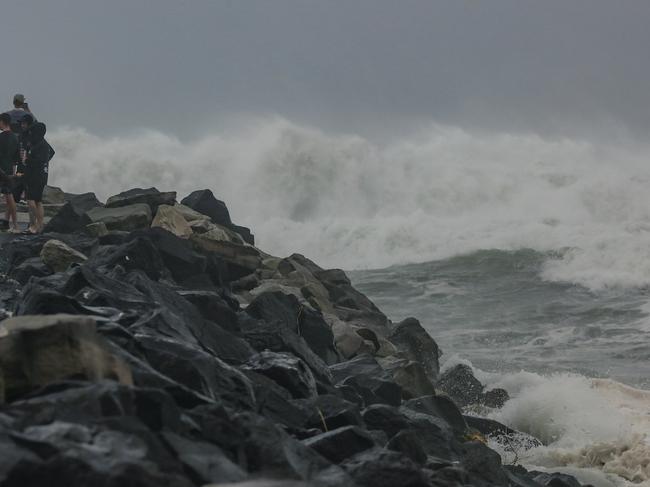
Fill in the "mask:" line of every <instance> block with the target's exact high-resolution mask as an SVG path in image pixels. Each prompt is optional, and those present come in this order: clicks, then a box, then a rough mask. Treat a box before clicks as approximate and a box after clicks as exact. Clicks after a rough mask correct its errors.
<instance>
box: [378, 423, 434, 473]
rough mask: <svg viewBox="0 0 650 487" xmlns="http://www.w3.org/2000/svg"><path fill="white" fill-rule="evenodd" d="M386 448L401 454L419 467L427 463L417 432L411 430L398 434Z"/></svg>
mask: <svg viewBox="0 0 650 487" xmlns="http://www.w3.org/2000/svg"><path fill="white" fill-rule="evenodd" d="M386 448H388V449H389V450H393V451H397V452H400V453H403V454H404V455H406V456H407V457H408V458H410V459H411V460H413V461H414V462H415V463H418V464H420V465H422V464H424V463H425V462H426V461H427V454H426V452H425V451H424V449H423V448H422V445H421V444H420V439H419V438H418V435H417V432H415V431H412V430H406V431H400V432H398V433H397V434H396V435H395V436H393V437H392V438H391V439H390V441H389V442H388V444H387V445H386Z"/></svg>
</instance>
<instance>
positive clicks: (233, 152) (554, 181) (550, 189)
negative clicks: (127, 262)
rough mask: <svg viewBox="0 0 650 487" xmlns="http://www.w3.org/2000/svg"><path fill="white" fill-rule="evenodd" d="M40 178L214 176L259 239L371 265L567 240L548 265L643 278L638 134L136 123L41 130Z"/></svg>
mask: <svg viewBox="0 0 650 487" xmlns="http://www.w3.org/2000/svg"><path fill="white" fill-rule="evenodd" d="M50 139H51V142H52V143H53V145H54V146H55V147H56V150H57V157H56V159H55V160H54V161H53V163H52V175H51V182H52V183H53V184H59V185H64V186H65V187H66V189H67V190H69V191H87V190H90V189H96V188H101V191H100V194H99V196H101V197H106V196H107V195H109V194H110V193H115V192H118V191H120V190H123V189H125V188H127V187H132V186H134V185H139V186H151V185H155V186H157V187H159V188H160V189H166V188H172V187H173V188H175V189H177V190H178V191H179V192H180V193H181V194H183V193H187V192H189V191H191V190H193V189H196V188H199V187H201V188H202V187H210V188H212V189H213V190H214V191H215V192H216V193H217V194H218V195H219V196H220V197H221V198H223V199H225V200H227V201H229V202H230V204H231V209H232V210H231V211H232V213H233V214H234V216H235V217H236V218H237V220H238V221H242V222H244V223H246V224H248V225H251V226H252V227H254V228H255V229H256V232H257V235H258V238H259V242H260V243H261V244H262V245H263V246H264V247H265V248H266V249H268V250H270V251H271V252H274V253H276V254H279V255H286V254H288V253H290V252H293V251H300V252H304V253H305V254H307V255H310V256H311V257H312V258H315V259H316V260H317V261H319V262H322V263H323V264H324V265H331V266H337V267H344V268H349V269H355V268H381V267H385V266H388V265H392V264H398V263H406V262H423V261H428V260H433V259H442V258H447V257H450V256H452V255H458V254H462V253H469V252H473V251H476V250H478V249H486V248H498V249H518V248H522V247H523V248H526V247H527V248H534V249H537V250H540V251H556V250H561V249H569V251H567V252H566V253H564V254H563V257H562V258H561V259H560V260H558V261H550V262H549V264H548V267H547V269H546V270H545V273H544V276H545V277H547V278H548V279H557V280H565V281H570V282H579V283H582V284H585V285H587V286H590V287H593V288H599V287H602V286H608V285H644V284H648V283H650V196H649V194H650V193H649V192H648V186H649V185H650V166H648V164H647V160H646V157H645V152H644V151H643V150H642V149H643V148H638V149H636V150H629V149H623V148H620V147H615V146H611V145H608V144H605V143H600V142H598V143H594V142H588V141H585V140H572V139H544V138H541V137H539V136H536V135H513V134H507V133H502V134H484V133H470V132H467V131H464V130H461V129H459V128H455V127H446V126H440V125H431V126H427V127H423V128H422V129H421V130H419V131H417V132H416V133H413V134H412V135H410V136H404V137H401V138H395V139H393V140H387V141H381V142H376V141H372V140H369V139H366V138H362V137H359V136H355V135H346V134H342V135H341V134H327V133H324V132H322V131H320V130H317V129H314V128H309V127H303V126H299V125H296V124H293V123H291V122H289V121H287V120H284V119H280V118H266V119H256V120H251V121H250V122H249V123H246V124H240V125H239V126H238V128H233V129H229V130H225V131H220V132H219V133H213V134H208V135H204V136H202V137H197V139H196V140H192V141H187V142H184V141H181V140H179V139H178V138H176V137H174V136H170V135H165V134H162V133H158V132H153V131H141V132H137V133H134V134H132V135H129V136H125V137H102V136H98V135H93V134H90V133H88V132H86V131H85V130H83V129H59V130H54V131H53V132H52V134H51V137H50Z"/></svg>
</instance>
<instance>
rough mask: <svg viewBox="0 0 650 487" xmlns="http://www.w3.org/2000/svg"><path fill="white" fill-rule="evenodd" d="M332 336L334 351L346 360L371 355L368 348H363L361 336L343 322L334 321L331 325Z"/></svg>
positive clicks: (363, 341)
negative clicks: (361, 355) (364, 354)
mask: <svg viewBox="0 0 650 487" xmlns="http://www.w3.org/2000/svg"><path fill="white" fill-rule="evenodd" d="M332 334H333V335H334V345H335V346H336V350H337V351H338V352H339V353H340V354H341V355H342V356H343V357H344V358H346V359H350V358H352V357H354V356H355V355H357V354H361V353H371V350H370V349H369V347H367V346H365V345H366V342H365V340H364V339H363V338H362V337H361V335H359V334H358V333H357V332H356V331H354V328H352V327H351V326H350V325H348V324H347V323H344V322H343V321H340V320H336V322H335V323H334V324H333V325H332Z"/></svg>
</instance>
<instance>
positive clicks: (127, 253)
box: [88, 238, 170, 281]
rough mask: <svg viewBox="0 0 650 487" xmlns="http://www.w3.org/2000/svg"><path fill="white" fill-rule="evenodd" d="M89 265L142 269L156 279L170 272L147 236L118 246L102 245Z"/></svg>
mask: <svg viewBox="0 0 650 487" xmlns="http://www.w3.org/2000/svg"><path fill="white" fill-rule="evenodd" d="M88 265H91V266H95V267H108V268H113V267H115V266H116V265H119V266H121V267H122V268H124V269H125V270H126V271H132V270H141V271H143V272H144V273H145V274H146V275H147V276H149V278H150V279H153V280H154V281H157V280H159V279H161V278H164V277H168V276H169V274H170V273H169V271H168V270H167V268H166V267H165V265H164V262H163V260H162V257H161V256H160V254H159V253H158V250H157V249H156V247H155V246H154V245H153V243H152V242H151V241H150V240H148V239H145V238H136V239H133V240H130V241H128V242H126V243H124V244H122V245H118V246H103V247H100V248H99V249H98V250H97V252H95V254H94V255H93V256H92V257H91V258H90V260H89V261H88Z"/></svg>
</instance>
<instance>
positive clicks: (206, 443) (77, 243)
mask: <svg viewBox="0 0 650 487" xmlns="http://www.w3.org/2000/svg"><path fill="white" fill-rule="evenodd" d="M1 245H2V249H1V252H0V255H1V256H2V262H1V265H2V272H3V275H4V278H3V279H2V280H1V281H0V298H1V300H2V307H3V313H4V315H5V316H4V318H5V319H4V321H2V322H0V399H1V401H2V405H1V407H0V443H1V444H2V453H3V455H2V457H1V458H2V460H1V461H0V486H2V487H8V486H11V487H14V486H16V487H18V486H20V487H25V486H31V485H39V486H40V485H66V486H68V485H69V486H73V485H74V486H96V485H101V486H123V485H129V486H133V487H154V486H155V487H159V486H175V487H189V486H205V485H222V486H226V485H227V486H234V485H239V486H241V487H244V486H251V487H252V486H257V487H264V486H266V487H269V486H332V487H335V486H336V487H353V486H358V487H384V486H385V487H399V486H409V487H420V486H422V487H425V486H434V485H445V486H446V485H476V486H491V485H494V486H497V485H499V486H505V485H513V486H521V487H524V486H525V487H532V486H539V485H554V486H556V485H574V484H572V483H571V482H574V479H571V478H568V477H563V476H559V475H546V476H539V475H536V474H535V473H529V472H526V471H525V470H524V469H523V468H521V467H509V466H503V465H502V463H501V459H500V457H499V455H498V454H497V453H496V452H494V451H493V450H491V449H490V448H488V446H487V445H486V444H485V438H484V437H483V436H482V435H481V434H480V433H479V431H480V430H481V429H484V430H485V431H484V432H485V433H486V434H493V435H496V436H499V435H503V434H509V433H511V431H509V430H507V429H503V428H505V427H502V425H499V424H498V423H497V424H495V423H494V422H488V421H484V420H480V418H469V417H465V416H463V414H462V412H461V410H460V409H459V407H458V406H457V405H456V402H460V403H461V405H463V406H465V405H467V404H469V403H471V402H472V401H482V402H483V403H485V401H486V398H488V396H489V394H487V393H485V392H484V391H483V390H482V386H480V384H479V385H477V384H475V383H474V382H472V381H471V379H469V378H468V377H467V374H466V372H467V371H456V372H454V373H456V374H457V377H456V376H453V375H450V374H447V375H446V376H444V377H442V378H441V377H439V375H440V373H439V362H438V358H439V354H440V352H439V349H438V346H437V345H436V343H435V341H434V340H433V339H432V338H431V337H430V336H429V335H428V334H427V333H426V332H425V331H424V330H423V328H422V327H421V326H420V324H419V322H418V321H417V320H415V319H408V320H405V321H403V322H401V323H391V322H390V321H389V320H388V319H387V317H386V316H385V315H384V314H382V312H381V311H380V310H379V309H377V307H376V306H375V305H374V304H373V303H372V302H371V301H370V300H369V299H368V298H366V297H365V296H364V295H363V294H361V293H359V292H358V291H356V290H355V289H354V288H353V287H352V285H351V284H350V281H349V280H348V278H347V277H346V275H345V273H344V272H343V271H341V270H336V269H333V270H332V269H330V270H326V269H322V268H320V267H319V266H318V265H316V264H315V263H313V262H312V261H310V260H309V259H307V258H305V257H303V256H301V255H292V256H290V257H287V258H278V257H274V256H271V255H268V254H266V253H264V252H263V251H261V250H260V249H258V248H256V247H255V246H254V238H253V235H252V234H251V232H250V231H249V230H248V229H246V228H245V227H241V226H238V225H235V224H234V223H233V222H232V221H231V219H230V215H229V213H228V209H227V208H226V205H225V204H224V203H223V202H221V201H219V200H217V199H216V198H215V197H214V195H213V194H212V193H211V192H210V191H208V190H204V191H197V192H195V193H192V194H191V195H189V196H187V197H186V198H184V199H182V200H181V203H180V204H179V203H177V197H176V194H175V193H173V192H167V193H164V192H159V191H158V190H156V189H154V188H151V189H146V190H143V189H133V190H130V191H127V192H124V193H121V194H119V195H115V196H113V197H111V198H109V199H108V201H107V202H106V204H102V203H100V202H99V201H98V200H97V198H95V196H94V195H92V194H84V195H70V194H65V195H64V198H63V201H62V202H61V203H59V208H58V209H57V212H55V213H54V214H53V216H52V219H51V220H50V221H49V223H48V225H47V228H46V232H45V233H44V234H42V235H37V236H10V235H7V234H5V235H3V236H2V238H1ZM454 377H456V378H454ZM463 381H465V382H467V381H469V383H468V384H469V385H467V387H465V385H463V384H465V382H463ZM437 383H440V384H441V385H442V386H444V388H446V389H447V390H448V391H450V393H448V394H441V393H438V391H437V387H436V386H434V385H435V384H437ZM464 392H467V394H464ZM492 396H494V397H489V400H492V401H495V400H505V399H506V398H504V397H502V395H500V394H496V395H495V394H492ZM454 401H456V402H454ZM468 420H471V421H470V424H471V425H472V426H471V427H470V426H468ZM488 430H489V431H488Z"/></svg>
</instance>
